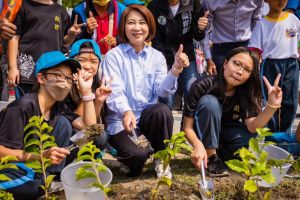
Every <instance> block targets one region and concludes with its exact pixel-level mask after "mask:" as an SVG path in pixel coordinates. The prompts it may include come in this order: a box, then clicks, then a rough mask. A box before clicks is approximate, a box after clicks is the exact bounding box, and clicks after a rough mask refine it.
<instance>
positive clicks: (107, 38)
mask: <svg viewBox="0 0 300 200" xmlns="http://www.w3.org/2000/svg"><path fill="white" fill-rule="evenodd" d="M100 42H105V43H106V44H107V45H109V46H116V45H117V39H116V38H115V37H113V36H112V35H109V34H108V35H106V36H105V37H104V38H102V39H101V40H100Z"/></svg>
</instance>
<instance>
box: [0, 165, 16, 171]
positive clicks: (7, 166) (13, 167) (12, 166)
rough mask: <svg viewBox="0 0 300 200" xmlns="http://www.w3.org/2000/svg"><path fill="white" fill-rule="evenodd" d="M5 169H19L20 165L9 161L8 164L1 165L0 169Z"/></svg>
mask: <svg viewBox="0 0 300 200" xmlns="http://www.w3.org/2000/svg"><path fill="white" fill-rule="evenodd" d="M3 169H16V170H18V167H17V166H16V165H15V164H14V163H7V164H4V165H3V164H2V165H1V166H0V171H1V170H3Z"/></svg>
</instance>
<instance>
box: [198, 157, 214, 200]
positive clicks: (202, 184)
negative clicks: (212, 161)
mask: <svg viewBox="0 0 300 200" xmlns="http://www.w3.org/2000/svg"><path fill="white" fill-rule="evenodd" d="M201 178H202V179H200V180H199V190H200V194H201V197H202V199H203V200H213V199H214V193H213V192H214V183H213V181H212V180H206V178H205V169H204V160H202V163H201Z"/></svg>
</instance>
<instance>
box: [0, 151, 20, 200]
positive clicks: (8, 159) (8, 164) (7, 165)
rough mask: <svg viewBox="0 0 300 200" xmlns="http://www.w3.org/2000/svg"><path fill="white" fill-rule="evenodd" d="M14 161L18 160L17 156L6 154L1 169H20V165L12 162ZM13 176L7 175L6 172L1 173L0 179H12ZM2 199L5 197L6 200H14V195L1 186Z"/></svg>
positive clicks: (1, 162) (0, 163)
mask: <svg viewBox="0 0 300 200" xmlns="http://www.w3.org/2000/svg"><path fill="white" fill-rule="evenodd" d="M14 161H17V158H16V157H15V156H5V157H3V158H1V161H0V171H2V170H4V169H16V170H18V167H17V166H16V165H15V164H14V163H12V162H14ZM10 180H11V178H9V177H8V176H6V175H5V174H0V181H1V182H2V181H10ZM0 199H5V200H13V199H14V197H13V195H12V194H11V193H9V192H6V191H5V190H4V189H2V188H0Z"/></svg>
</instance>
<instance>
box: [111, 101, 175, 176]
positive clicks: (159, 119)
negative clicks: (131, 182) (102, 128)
mask: <svg viewBox="0 0 300 200" xmlns="http://www.w3.org/2000/svg"><path fill="white" fill-rule="evenodd" d="M173 122H174V120H173V116H172V112H171V110H170V109H169V108H168V106H166V105H165V104H162V103H159V104H154V105H152V106H150V107H148V108H147V109H145V110H144V111H143V112H142V114H141V118H140V121H139V123H138V124H137V126H138V128H139V129H140V131H141V132H142V134H143V135H145V137H146V138H147V139H148V140H149V141H150V142H151V146H152V148H153V149H154V152H156V151H159V150H162V149H164V148H165V144H164V143H163V141H164V140H165V139H170V137H171V135H172V131H173ZM108 141H109V143H110V145H111V146H112V147H114V148H115V149H116V150H117V152H118V157H117V158H118V161H120V162H122V163H124V164H125V165H127V166H128V167H129V168H130V171H131V172H130V175H132V176H136V175H139V174H140V173H141V171H142V169H143V166H144V163H145V162H146V160H147V159H148V158H149V157H150V155H151V154H152V153H153V152H152V151H149V150H144V149H142V148H139V147H138V146H137V145H136V144H135V143H134V142H133V141H132V140H131V139H130V138H129V137H128V133H127V132H126V131H125V130H123V131H121V132H119V133H117V134H116V135H112V136H110V138H109V140H108Z"/></svg>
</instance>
